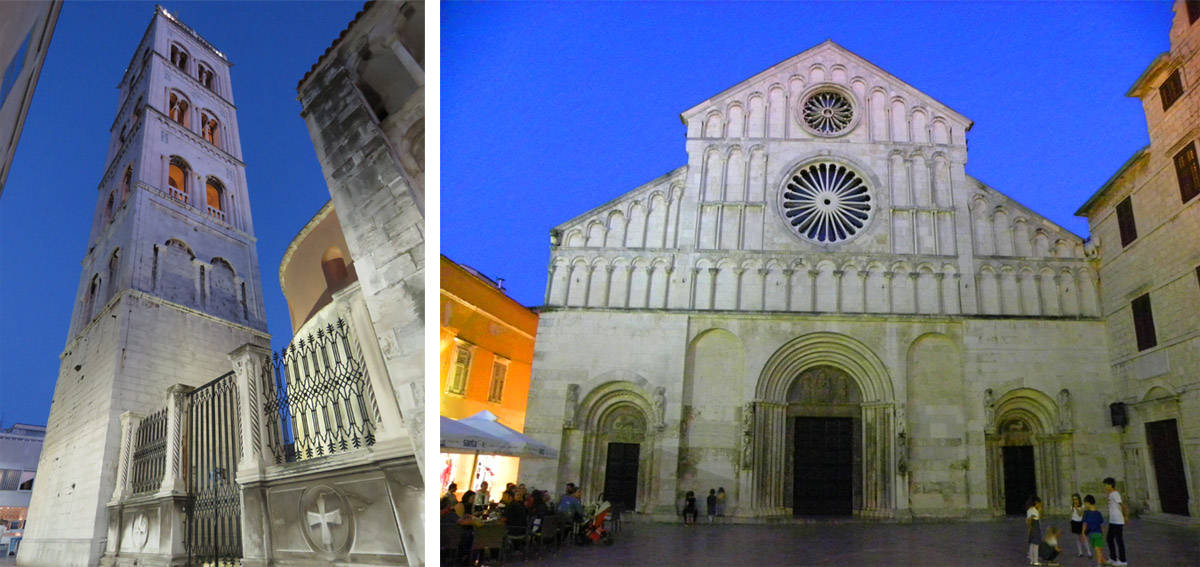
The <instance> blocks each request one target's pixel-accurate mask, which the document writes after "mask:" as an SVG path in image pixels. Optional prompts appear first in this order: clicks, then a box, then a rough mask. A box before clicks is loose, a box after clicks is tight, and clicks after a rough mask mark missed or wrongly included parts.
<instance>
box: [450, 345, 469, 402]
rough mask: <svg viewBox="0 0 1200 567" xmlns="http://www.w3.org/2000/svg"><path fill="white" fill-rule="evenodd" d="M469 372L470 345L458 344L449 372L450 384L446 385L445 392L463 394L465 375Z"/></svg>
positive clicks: (464, 392)
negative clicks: (452, 365) (452, 366)
mask: <svg viewBox="0 0 1200 567" xmlns="http://www.w3.org/2000/svg"><path fill="white" fill-rule="evenodd" d="M470 372H471V347H470V346H467V345H458V346H457V347H456V349H455V352H454V368H453V369H452V370H451V373H450V384H449V386H447V387H446V393H447V394H457V395H460V396H461V395H463V394H466V393H467V377H468V376H469V375H470Z"/></svg>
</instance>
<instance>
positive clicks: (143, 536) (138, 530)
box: [130, 512, 150, 551]
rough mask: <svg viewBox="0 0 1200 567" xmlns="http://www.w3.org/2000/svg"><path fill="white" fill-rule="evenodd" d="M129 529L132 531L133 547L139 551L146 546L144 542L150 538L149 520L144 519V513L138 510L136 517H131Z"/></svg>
mask: <svg viewBox="0 0 1200 567" xmlns="http://www.w3.org/2000/svg"><path fill="white" fill-rule="evenodd" d="M130 530H131V531H132V532H133V545H134V547H136V548H137V549H138V551H141V550H142V549H143V548H145V547H146V542H147V541H149V538H150V522H149V520H147V519H146V514H144V513H140V512H139V513H138V515H137V517H136V518H134V519H133V524H132V525H131V526H130Z"/></svg>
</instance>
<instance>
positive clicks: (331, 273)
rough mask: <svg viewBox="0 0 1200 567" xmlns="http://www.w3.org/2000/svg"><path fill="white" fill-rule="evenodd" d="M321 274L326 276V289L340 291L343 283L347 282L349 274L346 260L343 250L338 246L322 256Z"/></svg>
mask: <svg viewBox="0 0 1200 567" xmlns="http://www.w3.org/2000/svg"><path fill="white" fill-rule="evenodd" d="M321 272H323V273H324V274H325V287H326V288H328V289H338V288H340V287H341V284H342V282H344V281H346V277H347V276H349V272H347V270H346V258H345V256H343V255H342V249H341V248H338V247H337V246H330V247H329V249H328V250H326V251H325V254H323V255H321Z"/></svg>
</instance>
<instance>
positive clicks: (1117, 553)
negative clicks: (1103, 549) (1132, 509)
mask: <svg viewBox="0 0 1200 567" xmlns="http://www.w3.org/2000/svg"><path fill="white" fill-rule="evenodd" d="M1104 491H1105V492H1107V493H1108V558H1109V559H1111V560H1112V564H1113V565H1117V566H1118V567H1120V566H1121V565H1128V563H1126V562H1125V560H1126V559H1127V557H1126V556H1125V524H1126V522H1127V521H1128V518H1129V508H1128V507H1126V506H1125V500H1123V499H1122V498H1121V493H1120V492H1117V481H1116V480H1115V479H1113V477H1111V476H1110V477H1108V478H1105V479H1104Z"/></svg>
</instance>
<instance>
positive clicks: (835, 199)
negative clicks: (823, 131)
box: [780, 162, 873, 244]
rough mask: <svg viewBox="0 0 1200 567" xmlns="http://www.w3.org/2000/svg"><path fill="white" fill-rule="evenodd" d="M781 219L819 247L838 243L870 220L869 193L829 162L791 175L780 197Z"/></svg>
mask: <svg viewBox="0 0 1200 567" xmlns="http://www.w3.org/2000/svg"><path fill="white" fill-rule="evenodd" d="M780 204H781V208H782V211H783V216H784V219H786V220H787V223H788V225H789V226H791V227H792V230H795V231H796V233H797V234H799V235H800V236H801V237H803V238H805V239H807V240H811V241H813V242H817V243H821V244H831V243H835V242H842V241H844V240H847V239H849V238H852V237H853V236H854V235H856V234H858V233H859V231H861V230H862V229H863V227H864V226H866V224H867V221H868V220H870V218H871V211H872V210H873V207H872V205H871V193H870V191H868V190H867V185H866V182H865V180H864V179H863V178H862V176H860V175H859V174H857V173H855V172H854V171H853V170H851V169H850V168H848V167H846V166H844V165H840V164H836V163H830V162H821V163H814V164H811V165H807V166H805V167H803V168H801V169H800V170H799V171H797V172H795V173H793V174H792V176H791V177H790V178H789V179H788V182H787V185H786V186H785V187H784V189H783V192H782V194H781V203H780Z"/></svg>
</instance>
